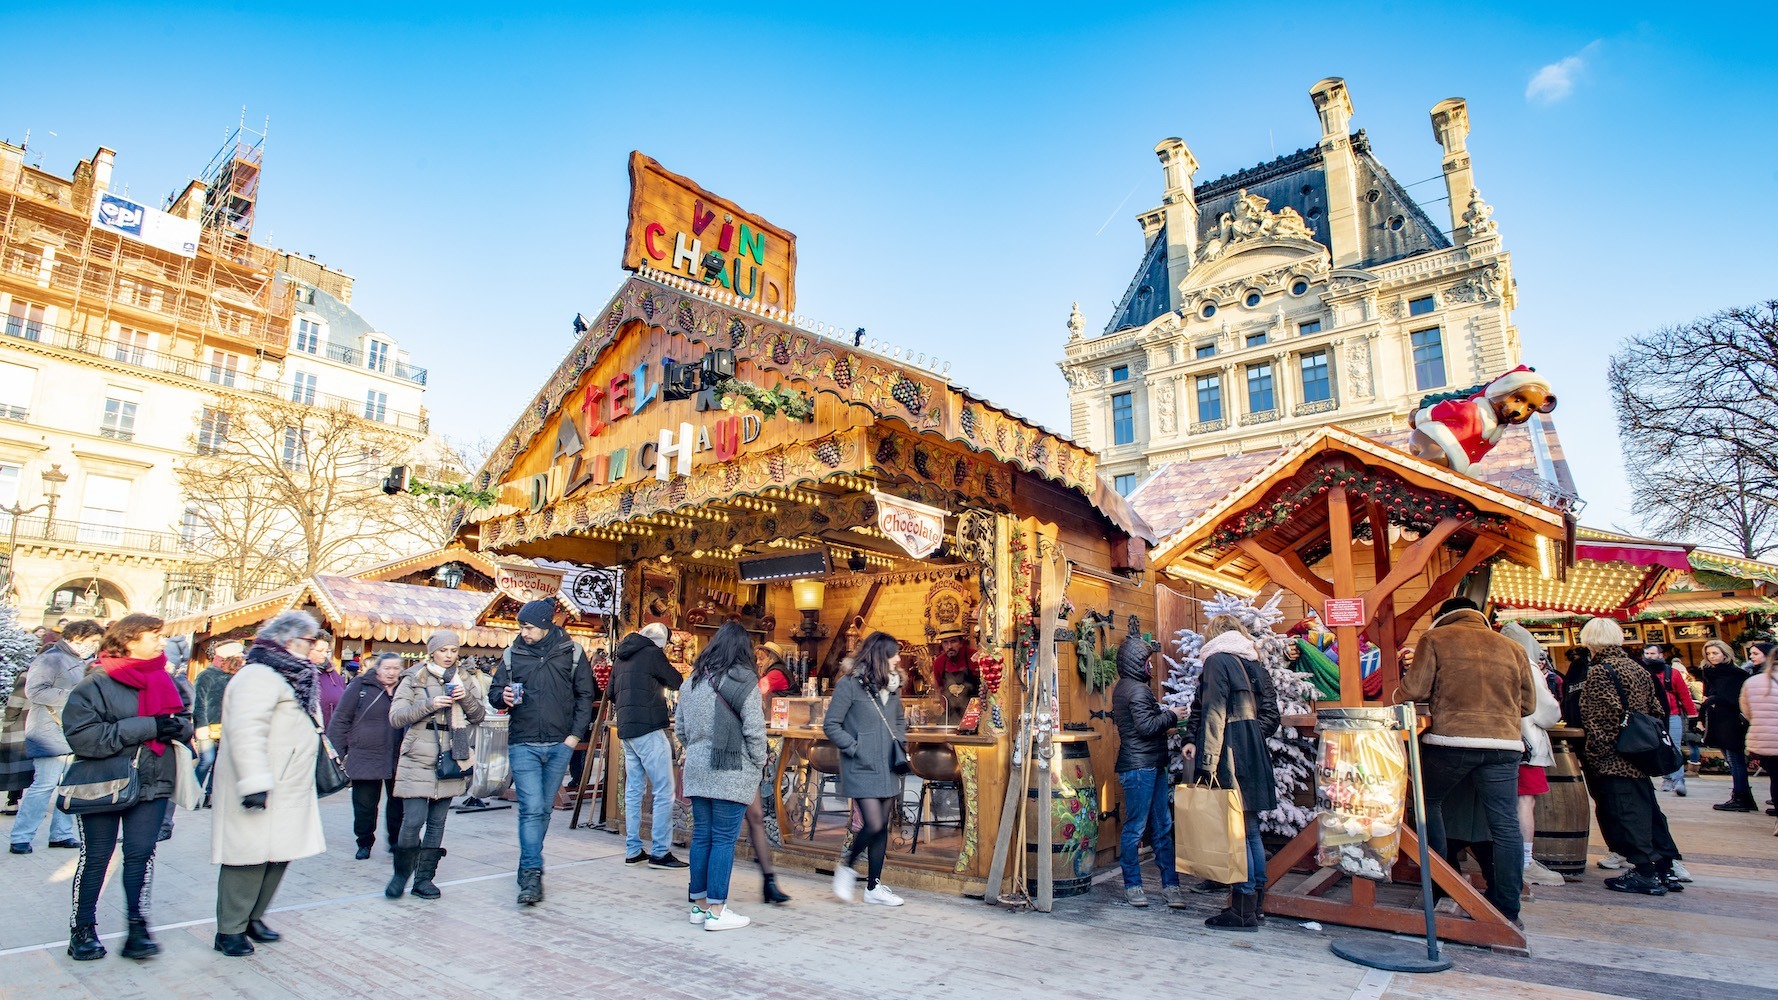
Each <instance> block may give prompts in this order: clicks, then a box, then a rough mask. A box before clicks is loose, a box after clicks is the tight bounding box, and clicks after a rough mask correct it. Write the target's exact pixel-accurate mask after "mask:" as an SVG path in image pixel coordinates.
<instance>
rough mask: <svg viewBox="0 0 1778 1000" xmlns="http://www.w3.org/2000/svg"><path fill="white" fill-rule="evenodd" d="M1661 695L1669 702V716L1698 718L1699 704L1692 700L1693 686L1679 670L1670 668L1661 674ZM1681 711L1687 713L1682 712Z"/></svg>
mask: <svg viewBox="0 0 1778 1000" xmlns="http://www.w3.org/2000/svg"><path fill="white" fill-rule="evenodd" d="M1650 676H1653V674H1652V673H1651V674H1650ZM1660 694H1661V697H1663V698H1665V699H1666V701H1667V714H1668V715H1678V716H1682V717H1683V718H1687V719H1692V718H1696V717H1697V715H1698V703H1697V702H1695V701H1693V700H1692V686H1691V685H1690V684H1688V683H1686V679H1685V674H1684V673H1683V672H1682V671H1680V670H1679V669H1678V668H1676V667H1672V666H1669V667H1668V668H1667V669H1666V671H1665V672H1664V673H1662V674H1661V683H1660ZM1680 709H1684V710H1685V711H1683V712H1681V711H1680Z"/></svg>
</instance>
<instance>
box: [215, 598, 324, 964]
mask: <svg viewBox="0 0 1778 1000" xmlns="http://www.w3.org/2000/svg"><path fill="white" fill-rule="evenodd" d="M320 631H321V626H320V625H319V624H317V623H316V621H315V619H314V618H313V617H311V616H310V615H309V614H308V613H307V612H305V611H286V612H284V613H283V614H280V615H278V616H276V617H274V618H273V619H272V620H271V621H268V622H266V623H265V624H264V625H262V626H260V629H259V633H258V634H257V635H255V636H254V637H253V645H252V646H251V647H250V648H249V649H248V650H247V665H246V666H244V667H242V668H241V670H240V672H239V673H237V674H235V676H234V679H233V680H232V681H230V682H229V685H228V688H227V690H226V691H224V693H223V696H222V741H221V743H220V745H219V746H218V749H217V753H216V786H215V791H214V793H213V795H212V801H213V802H214V803H215V804H214V807H213V808H214V812H215V816H214V819H213V826H212V835H211V846H210V860H211V862H212V863H214V864H218V865H221V866H222V871H221V874H220V875H218V877H217V880H216V950H217V951H220V952H222V953H223V954H224V955H228V956H231V957H239V956H242V955H251V954H252V953H253V942H254V941H258V942H260V943H262V944H263V943H269V942H272V941H276V940H278V936H279V935H278V933H277V932H276V931H274V930H272V929H271V928H270V927H267V926H266V925H265V920H264V917H265V911H266V908H267V907H268V906H270V905H271V902H272V895H273V894H274V893H276V892H277V891H278V883H279V882H280V881H282V880H283V878H284V869H285V868H286V867H288V866H289V864H290V862H292V861H295V860H297V859H298V858H306V857H310V856H312V855H316V854H320V853H321V852H322V851H324V850H326V849H327V844H326V842H325V841H324V840H323V839H322V836H321V812H320V809H319V808H318V807H317V803H316V799H315V755H316V753H317V750H318V748H319V739H318V737H317V735H316V732H317V728H318V727H319V725H320V721H319V716H318V715H317V714H316V713H317V706H316V699H315V666H314V664H312V663H310V662H309V648H310V647H311V646H313V645H314V644H315V640H316V636H317V635H318V634H319V633H320Z"/></svg>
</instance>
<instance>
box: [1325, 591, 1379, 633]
mask: <svg viewBox="0 0 1778 1000" xmlns="http://www.w3.org/2000/svg"><path fill="white" fill-rule="evenodd" d="M1369 621H1370V620H1369V619H1368V618H1366V617H1365V615H1364V598H1362V597H1330V598H1328V599H1327V600H1326V601H1324V602H1323V603H1322V605H1321V622H1322V624H1324V625H1326V626H1327V627H1328V628H1363V627H1364V626H1365V625H1366V624H1368V623H1369Z"/></svg>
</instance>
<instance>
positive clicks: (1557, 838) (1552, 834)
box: [1531, 726, 1592, 875]
mask: <svg viewBox="0 0 1778 1000" xmlns="http://www.w3.org/2000/svg"><path fill="white" fill-rule="evenodd" d="M1582 735H1583V734H1582V731H1581V730H1579V729H1573V728H1569V727H1566V726H1564V727H1559V728H1556V729H1552V730H1550V749H1551V750H1552V751H1553V752H1554V754H1555V757H1556V762H1555V763H1554V764H1552V765H1550V766H1549V767H1548V768H1546V769H1545V770H1544V775H1545V776H1546V777H1548V778H1549V781H1550V790H1549V792H1548V793H1546V794H1543V795H1539V796H1538V797H1537V811H1536V814H1535V818H1536V823H1537V837H1536V838H1535V839H1534V840H1532V842H1531V856H1532V857H1534V858H1536V859H1537V860H1539V861H1541V862H1543V864H1544V866H1545V867H1546V868H1549V869H1550V870H1551V871H1555V872H1560V873H1562V874H1564V875H1579V874H1580V873H1582V872H1584V871H1586V870H1587V837H1588V832H1589V830H1590V829H1591V823H1590V822H1589V813H1590V811H1591V807H1592V803H1591V801H1590V800H1589V799H1588V798H1587V786H1586V784H1585V782H1584V781H1583V780H1582V779H1581V773H1580V740H1581V737H1582Z"/></svg>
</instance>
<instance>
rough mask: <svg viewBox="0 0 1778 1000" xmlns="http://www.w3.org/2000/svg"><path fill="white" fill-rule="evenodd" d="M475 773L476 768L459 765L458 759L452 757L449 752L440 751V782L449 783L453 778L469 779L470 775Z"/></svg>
mask: <svg viewBox="0 0 1778 1000" xmlns="http://www.w3.org/2000/svg"><path fill="white" fill-rule="evenodd" d="M474 771H475V768H473V767H464V766H463V765H462V764H461V763H459V762H458V761H457V758H455V757H453V756H451V752H450V751H449V750H440V751H439V752H438V777H439V779H440V780H443V781H448V780H450V779H452V778H467V777H469V776H470V774H472V773H474Z"/></svg>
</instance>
